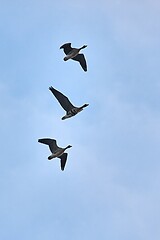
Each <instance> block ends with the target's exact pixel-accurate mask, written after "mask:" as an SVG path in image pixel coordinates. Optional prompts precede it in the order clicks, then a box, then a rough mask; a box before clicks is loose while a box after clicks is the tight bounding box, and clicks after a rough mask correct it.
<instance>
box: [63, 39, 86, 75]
mask: <svg viewBox="0 0 160 240" xmlns="http://www.w3.org/2000/svg"><path fill="white" fill-rule="evenodd" d="M86 47H87V45H83V46H82V47H80V48H72V47H71V43H65V44H63V45H62V46H61V47H60V49H63V51H64V53H65V54H66V56H65V57H64V59H63V60H64V61H67V60H68V59H72V60H75V61H78V62H79V63H80V65H81V67H82V68H83V70H84V71H85V72H86V71H87V64H86V60H85V57H84V55H83V54H82V53H80V54H79V52H80V50H81V49H83V48H86Z"/></svg>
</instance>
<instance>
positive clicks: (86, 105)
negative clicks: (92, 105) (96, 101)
mask: <svg viewBox="0 0 160 240" xmlns="http://www.w3.org/2000/svg"><path fill="white" fill-rule="evenodd" d="M88 106H89V104H88V103H85V104H84V105H83V106H82V107H81V108H85V107H88Z"/></svg>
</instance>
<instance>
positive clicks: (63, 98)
mask: <svg viewBox="0 0 160 240" xmlns="http://www.w3.org/2000/svg"><path fill="white" fill-rule="evenodd" d="M49 90H50V91H51V92H52V93H53V95H54V96H55V97H56V98H57V100H58V102H59V103H60V105H61V106H62V108H63V109H64V110H65V111H66V112H68V111H70V110H71V109H73V108H74V106H73V105H72V103H71V102H70V101H69V99H68V98H67V97H66V96H65V95H63V94H62V93H61V92H59V91H57V90H56V89H55V88H53V87H52V86H51V87H49Z"/></svg>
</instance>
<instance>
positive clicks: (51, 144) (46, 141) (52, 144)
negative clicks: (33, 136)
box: [38, 138, 72, 171]
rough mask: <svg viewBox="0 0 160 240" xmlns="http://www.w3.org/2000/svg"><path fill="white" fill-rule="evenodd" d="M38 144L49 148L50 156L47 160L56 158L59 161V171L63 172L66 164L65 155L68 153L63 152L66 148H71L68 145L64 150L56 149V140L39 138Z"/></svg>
mask: <svg viewBox="0 0 160 240" xmlns="http://www.w3.org/2000/svg"><path fill="white" fill-rule="evenodd" d="M38 142H40V143H43V144H46V145H48V146H49V149H50V151H51V153H52V154H51V155H50V156H49V157H48V160H51V159H52V158H56V157H57V158H60V159H61V170H62V171H63V170H64V168H65V165H66V162H67V155H68V153H64V151H65V150H66V149H67V148H71V147H72V146H71V145H68V146H67V147H65V148H61V147H58V146H57V142H56V140H55V139H51V138H41V139H38Z"/></svg>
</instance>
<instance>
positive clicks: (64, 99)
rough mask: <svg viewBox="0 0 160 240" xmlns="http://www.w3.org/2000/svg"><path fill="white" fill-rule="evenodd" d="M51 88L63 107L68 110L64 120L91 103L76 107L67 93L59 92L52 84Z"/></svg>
mask: <svg viewBox="0 0 160 240" xmlns="http://www.w3.org/2000/svg"><path fill="white" fill-rule="evenodd" d="M49 90H50V91H51V92H52V93H53V95H54V96H55V97H56V99H57V100H58V102H59V103H60V105H61V106H62V108H63V109H64V110H65V111H66V115H65V116H64V117H62V120H64V119H67V118H70V117H73V116H75V115H76V114H77V113H79V112H81V111H82V110H83V108H85V107H87V106H88V105H89V104H84V105H82V106H81V107H75V106H73V104H72V103H71V102H70V101H69V99H68V98H67V97H66V96H65V95H63V94H62V93H61V92H59V91H58V90H56V89H55V88H53V87H52V86H51V87H49Z"/></svg>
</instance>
